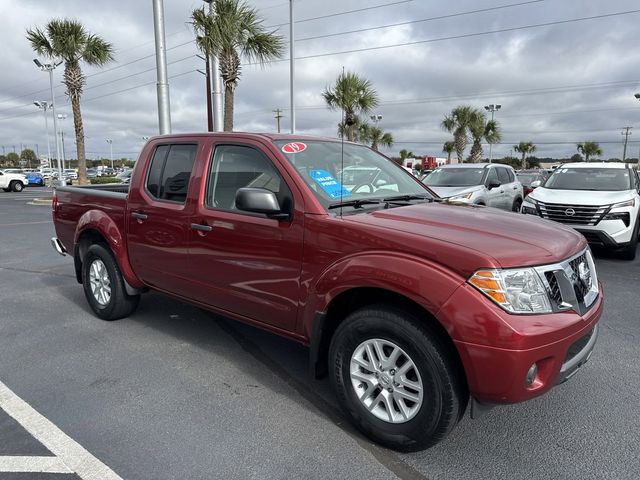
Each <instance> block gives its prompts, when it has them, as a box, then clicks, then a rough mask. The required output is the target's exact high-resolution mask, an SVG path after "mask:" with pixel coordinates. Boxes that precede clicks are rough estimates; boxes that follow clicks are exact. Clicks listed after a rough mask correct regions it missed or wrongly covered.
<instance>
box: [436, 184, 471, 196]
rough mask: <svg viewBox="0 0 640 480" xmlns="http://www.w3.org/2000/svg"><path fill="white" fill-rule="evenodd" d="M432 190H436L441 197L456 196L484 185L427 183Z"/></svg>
mask: <svg viewBox="0 0 640 480" xmlns="http://www.w3.org/2000/svg"><path fill="white" fill-rule="evenodd" d="M427 186H428V187H429V188H430V189H431V190H433V191H434V192H436V193H437V194H438V196H439V197H440V198H449V197H455V196H456V195H464V194H465V193H469V192H475V191H476V190H480V189H481V188H482V187H481V186H479V185H471V186H469V185H467V186H464V187H432V186H431V185H427Z"/></svg>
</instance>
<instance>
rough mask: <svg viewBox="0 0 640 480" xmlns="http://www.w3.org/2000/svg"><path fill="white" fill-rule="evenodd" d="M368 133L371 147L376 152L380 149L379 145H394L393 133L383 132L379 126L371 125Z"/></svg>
mask: <svg viewBox="0 0 640 480" xmlns="http://www.w3.org/2000/svg"><path fill="white" fill-rule="evenodd" d="M367 133H368V140H369V142H370V143H371V148H373V149H374V150H375V151H376V152H377V151H378V147H390V146H392V145H393V135H391V134H390V133H389V132H383V131H382V129H381V128H379V127H369V131H368V132H367Z"/></svg>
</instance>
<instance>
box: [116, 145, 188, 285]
mask: <svg viewBox="0 0 640 480" xmlns="http://www.w3.org/2000/svg"><path fill="white" fill-rule="evenodd" d="M197 149H198V145H197V144H171V145H167V144H164V145H157V146H156V147H155V150H154V152H153V155H152V157H151V160H150V161H149V163H148V164H147V165H146V166H145V171H147V172H148V173H147V176H146V178H145V179H144V183H143V185H142V186H141V187H140V188H132V189H131V190H130V193H129V198H128V202H127V206H128V210H127V219H126V221H127V222H128V232H127V241H128V251H129V259H130V262H131V266H132V267H133V270H134V272H135V273H136V275H137V276H138V277H139V278H140V279H141V280H142V281H143V282H144V283H146V284H147V285H149V286H152V287H154V288H158V289H160V290H166V291H169V292H172V293H177V294H179V295H185V294H186V293H187V292H188V291H189V287H188V282H187V281H186V280H187V279H188V269H187V255H188V241H189V219H190V217H191V215H192V214H193V206H194V203H195V202H194V201H189V200H188V195H187V193H188V188H189V180H190V177H191V172H192V170H193V164H194V162H195V158H196V152H197Z"/></svg>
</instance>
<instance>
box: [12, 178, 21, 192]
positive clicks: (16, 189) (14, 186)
mask: <svg viewBox="0 0 640 480" xmlns="http://www.w3.org/2000/svg"><path fill="white" fill-rule="evenodd" d="M9 188H10V189H11V190H12V191H14V192H21V191H22V190H23V189H24V185H23V184H22V182H19V181H17V180H14V181H13V182H11V183H10V184H9Z"/></svg>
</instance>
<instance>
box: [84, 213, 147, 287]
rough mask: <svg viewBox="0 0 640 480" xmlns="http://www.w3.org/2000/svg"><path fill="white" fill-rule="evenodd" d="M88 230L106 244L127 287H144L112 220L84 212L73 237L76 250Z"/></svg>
mask: <svg viewBox="0 0 640 480" xmlns="http://www.w3.org/2000/svg"><path fill="white" fill-rule="evenodd" d="M90 230H92V231H95V232H97V233H98V234H99V235H100V236H101V237H102V238H103V239H104V241H105V242H106V243H107V245H108V246H109V248H110V249H111V252H113V256H114V258H115V260H116V262H117V263H118V267H120V272H121V273H122V277H123V278H124V279H125V281H126V282H127V283H128V284H129V286H130V287H133V288H134V289H135V288H142V287H144V284H143V283H142V282H141V281H140V280H139V279H138V277H137V276H136V274H135V273H134V272H133V269H132V268H131V263H130V262H129V254H128V252H127V246H126V244H125V239H124V237H123V236H122V232H121V231H120V229H119V228H118V225H117V224H116V223H115V222H114V221H113V219H112V218H111V217H109V215H107V214H106V213H105V212H103V211H101V210H89V211H87V212H85V213H84V214H83V215H82V216H81V217H80V219H79V220H78V224H77V226H76V233H75V236H74V244H75V246H76V250H77V248H78V245H79V242H80V237H81V236H82V234H83V233H85V232H87V231H90ZM76 257H77V255H76ZM76 268H77V266H76Z"/></svg>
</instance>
